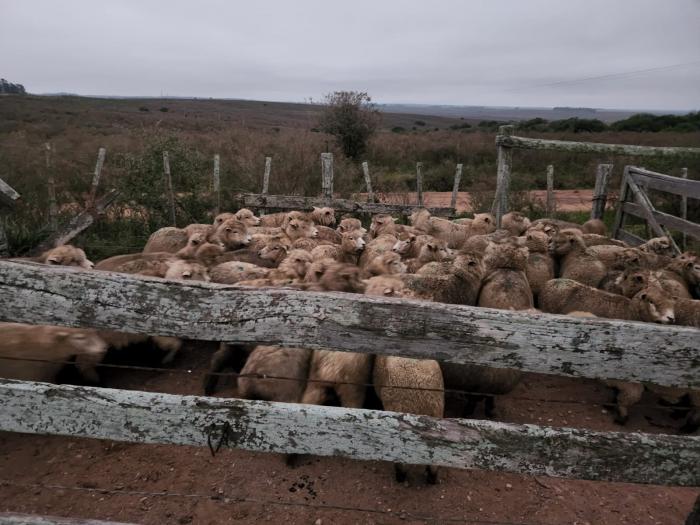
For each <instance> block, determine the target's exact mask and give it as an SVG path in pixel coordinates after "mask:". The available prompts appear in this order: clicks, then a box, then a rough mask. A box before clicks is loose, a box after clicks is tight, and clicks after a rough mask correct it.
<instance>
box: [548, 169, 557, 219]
mask: <svg viewBox="0 0 700 525" xmlns="http://www.w3.org/2000/svg"><path fill="white" fill-rule="evenodd" d="M546 208H547V217H552V216H553V214H554V213H555V212H556V201H555V200H554V166H553V165H552V164H550V165H548V166H547V204H546Z"/></svg>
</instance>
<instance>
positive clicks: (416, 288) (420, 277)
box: [400, 253, 484, 306]
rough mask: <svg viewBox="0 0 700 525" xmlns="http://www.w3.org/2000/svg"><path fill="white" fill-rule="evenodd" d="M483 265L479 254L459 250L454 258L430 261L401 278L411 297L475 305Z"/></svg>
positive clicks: (482, 273)
mask: <svg viewBox="0 0 700 525" xmlns="http://www.w3.org/2000/svg"><path fill="white" fill-rule="evenodd" d="M483 275H484V266H483V264H482V261H481V258H480V257H478V256H477V255H474V254H471V253H460V254H458V255H457V256H456V257H455V258H454V260H453V261H449V262H431V263H428V264H426V265H425V266H423V267H422V268H421V269H420V270H419V271H418V273H417V274H415V275H412V274H404V275H401V276H400V278H401V280H402V281H403V283H404V284H405V285H406V288H408V289H409V290H411V293H412V294H413V295H414V297H416V298H418V299H425V300H429V301H435V302H439V303H450V304H464V305H469V306H474V305H476V300H477V297H478V296H479V290H480V289H481V281H482V279H483Z"/></svg>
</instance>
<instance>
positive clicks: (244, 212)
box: [219, 208, 260, 228]
mask: <svg viewBox="0 0 700 525" xmlns="http://www.w3.org/2000/svg"><path fill="white" fill-rule="evenodd" d="M233 217H234V218H235V219H238V220H239V221H241V222H242V223H243V224H245V225H246V226H248V227H249V228H251V227H254V226H259V225H260V218H259V217H256V216H255V214H254V213H253V212H252V211H250V210H249V209H248V208H241V209H240V210H238V211H237V212H236V214H235V215H234V216H233ZM222 222H223V221H222ZM219 224H221V223H219Z"/></svg>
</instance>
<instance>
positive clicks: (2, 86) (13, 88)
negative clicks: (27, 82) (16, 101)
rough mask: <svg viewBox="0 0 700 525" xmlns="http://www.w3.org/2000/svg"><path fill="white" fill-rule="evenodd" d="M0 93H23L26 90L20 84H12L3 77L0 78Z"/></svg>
mask: <svg viewBox="0 0 700 525" xmlns="http://www.w3.org/2000/svg"><path fill="white" fill-rule="evenodd" d="M0 93H11V94H15V95H24V94H26V91H25V90H24V86H23V85H22V84H13V83H12V82H8V81H7V80H5V79H4V78H0Z"/></svg>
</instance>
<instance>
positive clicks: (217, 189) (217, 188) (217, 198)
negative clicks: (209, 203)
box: [212, 153, 221, 217]
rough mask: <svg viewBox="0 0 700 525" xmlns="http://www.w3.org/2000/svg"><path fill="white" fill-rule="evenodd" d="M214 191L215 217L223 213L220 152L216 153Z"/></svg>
mask: <svg viewBox="0 0 700 525" xmlns="http://www.w3.org/2000/svg"><path fill="white" fill-rule="evenodd" d="M212 191H213V192H214V217H216V216H217V215H219V213H221V157H220V156H219V154H218V153H216V154H214V177H213V180H212Z"/></svg>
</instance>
